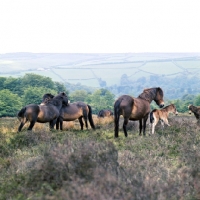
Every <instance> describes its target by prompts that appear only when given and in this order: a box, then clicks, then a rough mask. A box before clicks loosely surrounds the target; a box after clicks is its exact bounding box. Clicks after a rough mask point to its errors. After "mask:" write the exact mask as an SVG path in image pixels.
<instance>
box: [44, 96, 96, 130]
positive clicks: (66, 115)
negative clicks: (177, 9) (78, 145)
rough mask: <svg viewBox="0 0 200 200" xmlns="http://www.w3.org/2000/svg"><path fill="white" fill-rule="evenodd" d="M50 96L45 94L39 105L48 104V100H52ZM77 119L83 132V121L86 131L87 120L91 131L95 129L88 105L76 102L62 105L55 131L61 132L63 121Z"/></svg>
mask: <svg viewBox="0 0 200 200" xmlns="http://www.w3.org/2000/svg"><path fill="white" fill-rule="evenodd" d="M52 96H53V95H52V94H45V95H44V96H43V102H42V103H41V104H48V101H49V99H51V98H52ZM76 119H78V120H79V123H80V126H81V130H83V126H84V123H83V119H84V121H85V126H86V128H87V129H88V122H87V120H89V123H90V126H91V127H92V129H95V125H94V122H93V118H92V108H91V106H90V105H88V104H85V103H84V102H81V101H78V102H75V103H68V104H67V105H63V106H62V108H61V109H60V115H59V117H58V119H57V122H56V129H59V126H60V130H63V121H74V120H76Z"/></svg>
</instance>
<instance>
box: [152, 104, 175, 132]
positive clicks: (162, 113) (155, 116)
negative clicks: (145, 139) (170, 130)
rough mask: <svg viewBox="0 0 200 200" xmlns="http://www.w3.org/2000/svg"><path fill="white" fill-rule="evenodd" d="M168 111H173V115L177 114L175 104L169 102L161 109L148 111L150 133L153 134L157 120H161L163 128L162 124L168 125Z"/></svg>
mask: <svg viewBox="0 0 200 200" xmlns="http://www.w3.org/2000/svg"><path fill="white" fill-rule="evenodd" d="M169 113H174V114H175V115H178V112H177V110H176V106H175V105H174V104H170V105H169V106H166V107H165V108H163V109H160V110H158V109H154V110H152V111H151V112H150V123H151V124H152V132H151V133H152V134H154V131H155V126H156V124H157V123H158V121H159V120H160V121H161V124H162V127H163V128H164V124H167V125H168V126H170V125H169V122H168V115H169Z"/></svg>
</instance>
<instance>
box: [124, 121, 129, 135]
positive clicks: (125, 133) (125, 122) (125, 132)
mask: <svg viewBox="0 0 200 200" xmlns="http://www.w3.org/2000/svg"><path fill="white" fill-rule="evenodd" d="M127 124H128V118H124V123H123V130H124V135H125V137H127V136H128V134H127V130H126V125H127Z"/></svg>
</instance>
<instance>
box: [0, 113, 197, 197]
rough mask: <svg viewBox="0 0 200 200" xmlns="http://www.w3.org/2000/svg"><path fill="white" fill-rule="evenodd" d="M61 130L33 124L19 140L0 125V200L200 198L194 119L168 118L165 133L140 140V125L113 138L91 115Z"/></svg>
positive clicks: (6, 124) (9, 124)
mask: <svg viewBox="0 0 200 200" xmlns="http://www.w3.org/2000/svg"><path fill="white" fill-rule="evenodd" d="M93 118H94V122H95V125H96V130H95V131H93V130H92V129H90V128H89V129H88V130H83V131H81V130H80V127H79V124H78V122H77V121H75V122H70V123H65V127H64V128H65V129H64V130H63V131H56V130H54V131H49V129H48V124H39V123H37V124H36V126H35V127H34V129H33V131H32V132H28V131H26V127H25V128H24V129H23V131H22V132H20V133H17V132H16V130H17V128H18V126H19V122H18V120H17V119H16V118H1V119H0V138H1V140H0V199H20V200H21V199H22V200H23V199H97V200H98V199H99V200H102V199H126V200H127V199H128V200H129V199H130V200H131V199H148V200H149V199H152V200H155V199H159V200H163V199H182V200H185V199H187V200H191V199H194V200H197V199H200V193H199V191H200V171H199V169H200V127H199V126H198V124H197V123H196V119H195V118H194V116H193V115H192V116H188V115H183V114H182V115H180V116H170V119H169V123H170V124H171V126H170V127H166V128H165V129H164V130H162V129H161V127H160V125H158V126H157V127H156V134H154V135H151V136H148V133H149V130H150V129H149V128H150V127H149V125H148V127H147V136H139V135H138V122H132V123H129V124H128V134H129V135H128V138H125V137H124V134H123V132H122V123H123V120H122V119H121V120H120V133H119V138H117V139H115V138H114V124H113V119H112V118H105V119H98V118H97V117H96V116H93Z"/></svg>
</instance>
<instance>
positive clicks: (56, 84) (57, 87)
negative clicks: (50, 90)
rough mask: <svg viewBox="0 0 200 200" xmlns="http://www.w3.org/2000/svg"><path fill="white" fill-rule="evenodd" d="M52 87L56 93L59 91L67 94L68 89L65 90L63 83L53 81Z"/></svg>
mask: <svg viewBox="0 0 200 200" xmlns="http://www.w3.org/2000/svg"><path fill="white" fill-rule="evenodd" d="M54 88H55V90H56V91H57V93H59V92H65V93H66V94H67V95H68V94H69V91H67V89H66V87H65V85H64V84H62V83H59V82H54Z"/></svg>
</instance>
